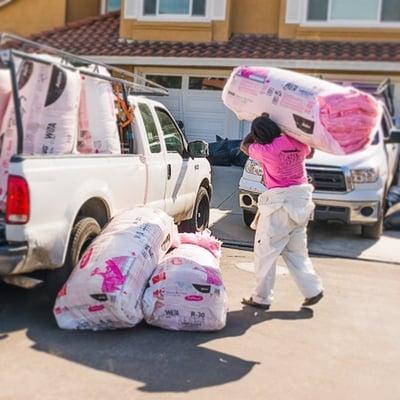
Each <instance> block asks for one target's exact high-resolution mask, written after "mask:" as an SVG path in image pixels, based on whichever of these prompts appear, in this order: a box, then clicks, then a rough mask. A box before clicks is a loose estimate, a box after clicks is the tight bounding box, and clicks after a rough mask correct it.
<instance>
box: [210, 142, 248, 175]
mask: <svg viewBox="0 0 400 400" xmlns="http://www.w3.org/2000/svg"><path fill="white" fill-rule="evenodd" d="M240 142H241V141H240V140H229V139H227V138H225V139H223V138H222V137H220V136H216V141H215V142H213V143H210V144H209V153H210V155H209V157H208V161H210V164H211V165H218V166H230V165H235V166H238V167H242V168H243V167H244V165H245V164H246V161H247V156H246V155H245V154H244V153H242V152H241V151H240Z"/></svg>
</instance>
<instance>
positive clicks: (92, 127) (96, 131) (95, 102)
mask: <svg viewBox="0 0 400 400" xmlns="http://www.w3.org/2000/svg"><path fill="white" fill-rule="evenodd" d="M81 70H82V71H85V70H86V71H90V72H97V73H98V74H100V75H103V76H105V77H109V76H110V74H109V72H108V71H107V69H106V68H104V67H97V68H96V69H95V68H94V67H92V66H90V67H87V68H81ZM116 113H117V112H116V108H115V96H114V92H113V89H112V85H111V82H109V81H107V80H104V79H101V78H95V77H91V76H88V75H85V74H82V92H81V101H80V105H79V135H78V151H80V152H93V153H107V154H120V153H121V143H120V139H119V132H118V126H117V115H116Z"/></svg>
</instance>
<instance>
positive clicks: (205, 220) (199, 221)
mask: <svg viewBox="0 0 400 400" xmlns="http://www.w3.org/2000/svg"><path fill="white" fill-rule="evenodd" d="M209 222H210V196H209V195H208V192H207V189H206V188H205V187H203V186H201V187H200V189H199V191H198V193H197V197H196V204H195V205H194V211H193V217H192V218H191V219H188V220H186V221H182V222H181V223H180V225H179V231H180V232H190V233H196V232H202V231H204V230H205V229H207V228H208V224H209Z"/></svg>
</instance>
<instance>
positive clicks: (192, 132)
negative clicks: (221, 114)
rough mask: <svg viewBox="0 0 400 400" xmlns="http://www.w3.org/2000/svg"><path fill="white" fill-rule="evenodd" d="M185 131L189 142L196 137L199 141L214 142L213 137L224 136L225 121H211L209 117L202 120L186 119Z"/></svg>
mask: <svg viewBox="0 0 400 400" xmlns="http://www.w3.org/2000/svg"><path fill="white" fill-rule="evenodd" d="M185 130H186V132H187V136H188V137H189V138H190V139H191V140H195V139H194V137H197V138H199V139H201V140H206V141H211V142H213V141H215V135H220V136H224V134H225V132H226V121H225V120H224V119H213V118H211V117H209V116H206V115H205V116H204V118H186V119H185Z"/></svg>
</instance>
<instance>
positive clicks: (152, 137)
mask: <svg viewBox="0 0 400 400" xmlns="http://www.w3.org/2000/svg"><path fill="white" fill-rule="evenodd" d="M139 110H140V114H141V115H142V119H143V123H144V128H145V129H146V133H147V140H148V141H149V146H150V151H151V152H152V153H160V152H161V144H160V138H159V136H158V132H157V126H156V123H155V121H154V118H153V115H152V113H151V110H150V108H149V106H148V105H147V104H144V103H139Z"/></svg>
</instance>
